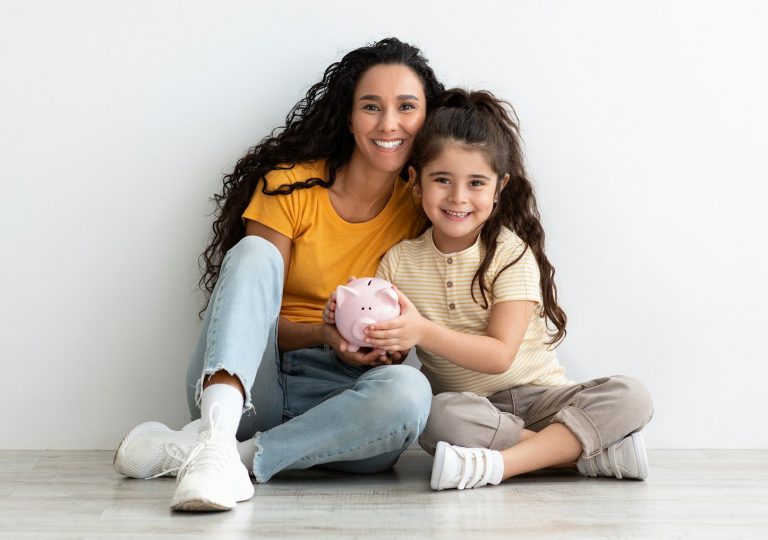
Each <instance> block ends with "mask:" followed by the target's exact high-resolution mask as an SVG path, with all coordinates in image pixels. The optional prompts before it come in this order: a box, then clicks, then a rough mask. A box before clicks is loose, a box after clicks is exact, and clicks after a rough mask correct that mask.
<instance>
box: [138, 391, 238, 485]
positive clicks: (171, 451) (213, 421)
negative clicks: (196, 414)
mask: <svg viewBox="0 0 768 540" xmlns="http://www.w3.org/2000/svg"><path fill="white" fill-rule="evenodd" d="M217 412H218V413H219V414H218V415H217V414H216V413H217ZM220 418H221V405H220V404H219V403H214V404H213V406H212V407H211V411H210V413H209V415H208V419H209V423H210V425H211V429H209V430H208V431H206V432H203V433H201V434H200V440H199V442H198V443H197V444H196V445H195V446H194V447H193V448H192V449H191V450H190V451H189V453H185V452H184V450H183V449H181V448H180V447H179V446H178V445H177V444H175V443H166V444H165V453H166V454H167V455H168V456H169V457H170V458H171V460H172V461H175V462H178V463H179V465H177V466H175V467H170V468H167V469H164V470H163V471H161V472H160V473H158V474H156V475H154V476H152V477H151V478H158V477H160V476H165V475H167V474H171V473H176V481H177V482H179V481H181V479H182V478H183V477H184V475H185V474H186V473H188V472H189V471H191V470H193V469H195V468H196V467H198V466H200V465H203V464H205V465H212V466H214V467H215V468H217V469H221V464H222V463H224V462H225V459H226V455H227V454H228V453H229V452H230V449H229V448H228V447H227V446H225V445H222V444H219V443H218V442H216V433H217V430H218V427H219V419H220ZM204 449H208V451H207V452H206V453H205V454H203V455H202V456H200V453H201V452H202V451H203V450H204Z"/></svg>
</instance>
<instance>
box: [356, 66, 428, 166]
mask: <svg viewBox="0 0 768 540" xmlns="http://www.w3.org/2000/svg"><path fill="white" fill-rule="evenodd" d="M426 114H427V100H426V97H425V96H424V87H423V85H422V83H421V79H420V78H419V76H418V75H417V74H416V73H415V72H414V71H413V70H412V69H411V68H409V67H407V66H404V65H401V64H382V65H378V66H374V67H372V68H370V69H369V70H368V71H366V72H365V73H363V75H362V76H361V77H360V80H359V81H358V83H357V86H356V87H355V93H354V96H353V102H352V112H351V113H350V115H349V130H350V131H351V132H352V134H353V135H354V137H355V150H354V154H353V159H355V158H358V159H359V158H362V159H363V160H365V162H366V163H367V164H368V165H369V166H370V167H372V168H374V169H376V170H379V171H385V172H389V173H397V172H399V171H400V170H401V169H402V168H403V166H405V163H406V161H407V160H408V156H409V155H410V154H411V146H412V144H413V138H414V137H415V136H416V134H417V133H418V132H419V130H420V129H421V127H422V126H423V125H424V119H425V118H426Z"/></svg>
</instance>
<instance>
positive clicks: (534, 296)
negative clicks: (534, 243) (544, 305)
mask: <svg viewBox="0 0 768 540" xmlns="http://www.w3.org/2000/svg"><path fill="white" fill-rule="evenodd" d="M497 249H498V252H497V257H496V260H497V261H498V264H495V265H494V266H495V268H496V272H497V274H496V275H497V276H498V277H497V278H496V281H495V282H494V284H493V301H492V303H493V304H496V303H498V302H508V301H511V300H531V301H533V302H538V303H541V286H540V284H539V265H538V264H537V263H536V256H535V255H534V254H533V251H532V250H531V248H528V249H526V245H525V244H524V243H517V242H504V243H502V244H500V245H499V246H498V248H497ZM523 250H525V253H523V256H522V257H521V258H520V260H519V261H517V262H516V263H515V264H513V265H512V266H510V267H509V268H507V269H506V270H504V271H502V272H501V273H500V274H499V273H498V271H499V270H501V269H502V268H504V267H505V266H506V265H508V264H509V263H511V262H512V261H514V260H515V259H517V258H518V257H520V253H521V252H522V251H523Z"/></svg>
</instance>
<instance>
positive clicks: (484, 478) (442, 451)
mask: <svg viewBox="0 0 768 540" xmlns="http://www.w3.org/2000/svg"><path fill="white" fill-rule="evenodd" d="M503 469H504V462H503V460H502V457H501V454H500V453H499V452H497V451H495V450H488V449H486V448H464V447H463V446H455V445H451V444H448V443H447V442H445V441H440V442H439V443H437V448H436V449H435V460H434V462H433V463H432V480H431V482H430V485H431V487H432V489H434V490H435V491H441V490H443V489H454V488H455V489H470V488H476V487H481V486H485V485H487V484H498V483H499V482H501V479H502V475H503Z"/></svg>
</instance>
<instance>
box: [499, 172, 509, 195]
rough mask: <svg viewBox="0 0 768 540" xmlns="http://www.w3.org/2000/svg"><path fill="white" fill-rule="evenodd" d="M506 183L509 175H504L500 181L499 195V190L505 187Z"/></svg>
mask: <svg viewBox="0 0 768 540" xmlns="http://www.w3.org/2000/svg"><path fill="white" fill-rule="evenodd" d="M507 182H509V173H507V174H505V175H504V178H502V179H501V188H500V189H499V193H501V190H502V189H504V188H505V187H506V186H507Z"/></svg>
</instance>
